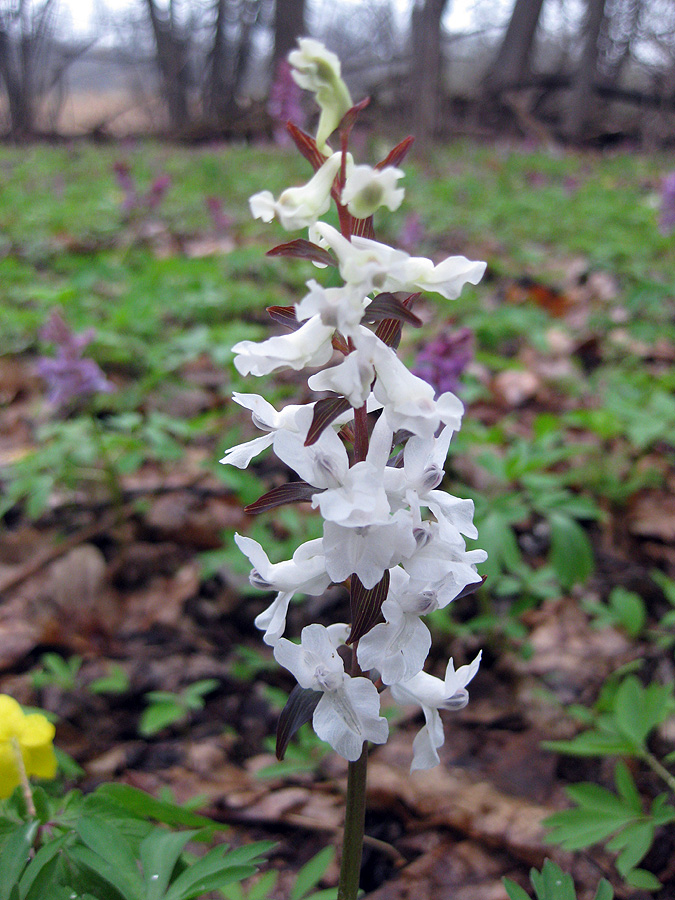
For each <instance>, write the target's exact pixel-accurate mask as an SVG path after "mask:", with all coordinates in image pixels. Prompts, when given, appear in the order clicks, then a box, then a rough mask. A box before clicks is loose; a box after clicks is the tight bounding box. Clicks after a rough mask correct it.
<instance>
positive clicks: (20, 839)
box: [0, 821, 39, 900]
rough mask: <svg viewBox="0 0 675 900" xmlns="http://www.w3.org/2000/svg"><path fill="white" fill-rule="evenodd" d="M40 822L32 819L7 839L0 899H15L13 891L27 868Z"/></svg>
mask: <svg viewBox="0 0 675 900" xmlns="http://www.w3.org/2000/svg"><path fill="white" fill-rule="evenodd" d="M38 824H39V823H38V822H37V821H32V822H25V823H23V824H21V825H19V827H18V828H17V829H16V831H14V832H13V833H12V834H11V835H10V836H9V837H8V838H7V840H6V841H5V845H4V847H3V849H2V853H0V900H13V897H12V892H13V891H14V889H15V888H16V886H17V884H18V883H19V878H20V876H21V873H22V872H23V870H24V869H25V868H26V864H27V862H28V854H29V852H30V849H31V847H32V846H33V841H34V839H35V835H36V833H37V830H38ZM17 890H18V888H17Z"/></svg>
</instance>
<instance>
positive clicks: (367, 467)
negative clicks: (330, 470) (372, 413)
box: [312, 416, 393, 528]
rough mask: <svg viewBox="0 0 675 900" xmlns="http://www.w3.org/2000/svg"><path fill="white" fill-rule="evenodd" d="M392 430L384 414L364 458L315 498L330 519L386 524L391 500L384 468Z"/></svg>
mask: <svg viewBox="0 0 675 900" xmlns="http://www.w3.org/2000/svg"><path fill="white" fill-rule="evenodd" d="M392 436H393V435H392V431H391V428H389V426H388V424H387V421H386V419H385V418H384V416H380V418H379V419H378V420H377V422H376V423H375V427H374V428H373V432H372V434H371V437H370V445H369V447H368V453H367V455H366V458H365V460H362V461H361V462H357V463H355V464H354V465H353V466H352V467H351V468H348V469H347V471H346V472H344V474H343V476H342V478H341V480H340V483H339V484H338V485H337V486H336V487H332V488H329V489H328V490H325V491H323V492H322V493H320V494H315V495H314V496H313V497H312V506H318V507H319V509H320V510H321V515H322V516H323V518H324V519H325V520H326V521H327V522H336V523H337V524H338V525H343V526H345V527H348V528H357V527H364V526H366V527H367V526H370V525H384V524H386V523H387V522H388V520H389V501H388V500H387V494H386V491H385V489H384V483H383V478H384V469H385V466H386V464H387V460H388V458H389V454H390V453H391V441H392Z"/></svg>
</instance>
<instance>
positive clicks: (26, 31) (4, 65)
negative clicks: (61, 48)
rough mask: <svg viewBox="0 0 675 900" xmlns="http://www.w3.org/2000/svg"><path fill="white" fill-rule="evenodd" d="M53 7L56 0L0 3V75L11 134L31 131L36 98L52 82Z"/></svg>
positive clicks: (24, 0)
mask: <svg viewBox="0 0 675 900" xmlns="http://www.w3.org/2000/svg"><path fill="white" fill-rule="evenodd" d="M55 10H56V3H55V0H45V2H44V3H43V4H42V5H41V6H39V5H36V4H33V5H31V4H29V3H28V2H27V0H20V2H19V3H18V4H16V5H14V6H11V5H9V4H5V5H4V7H3V6H2V5H0V79H1V80H2V82H3V84H4V89H5V93H6V95H7V106H8V108H9V116H10V133H11V135H12V137H14V138H19V139H21V138H25V137H30V136H31V135H32V134H33V133H34V131H35V116H36V113H37V102H38V99H39V97H40V96H41V95H42V94H43V93H44V92H45V91H46V90H48V88H49V87H50V86H52V85H53V84H54V77H53V72H51V70H52V69H53V66H52V56H53V42H54V14H55Z"/></svg>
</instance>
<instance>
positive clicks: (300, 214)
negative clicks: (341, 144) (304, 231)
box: [248, 153, 342, 231]
mask: <svg viewBox="0 0 675 900" xmlns="http://www.w3.org/2000/svg"><path fill="white" fill-rule="evenodd" d="M341 160H342V154H341V153H333V154H332V156H329V157H328V159H327V160H326V162H325V163H324V164H323V165H322V166H321V168H320V169H318V170H317V171H316V172H315V173H314V175H313V177H312V178H310V180H309V181H308V182H307V184H305V185H303V186H302V187H292V188H287V189H286V190H285V191H284V192H283V193H282V194H280V196H279V199H278V200H275V199H274V196H273V195H272V193H271V192H270V191H261V192H260V193H258V194H254V195H253V196H252V197H250V198H249V201H248V203H249V206H250V208H251V214H252V215H253V218H254V219H262V220H263V222H271V221H272V219H273V218H274V217H275V216H276V218H277V219H278V220H279V222H280V223H281V226H282V228H285V229H286V231H294V230H296V229H298V228H307V227H308V226H309V225H312V224H313V223H314V222H316V220H317V219H318V218H319V216H321V215H323V214H324V213H325V212H327V211H328V209H329V208H330V192H331V188H332V187H333V181H334V179H335V176H336V175H337V173H338V171H339V169H340V163H341Z"/></svg>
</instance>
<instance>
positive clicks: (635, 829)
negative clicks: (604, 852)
mask: <svg viewBox="0 0 675 900" xmlns="http://www.w3.org/2000/svg"><path fill="white" fill-rule="evenodd" d="M617 837H619V838H621V842H622V844H623V846H624V847H625V849H624V850H623V851H622V852H621V853H620V854H619V856H618V857H617V859H616V863H615V865H616V869H617V872H619V874H620V875H621V876H622V877H624V878H625V877H626V875H627V873H628V872H629V871H630V870H631V869H633V868H634V867H635V866H636V865H637V864H638V863H639V862H640V860H641V859H642V858H643V857H644V856H646V854H647V853H648V852H649V848H650V847H651V845H652V843H653V842H654V823H653V822H635V823H633V824H632V825H629V826H628V827H627V828H624V830H623V831H622V832H621V834H620V835H618V836H617ZM607 846H608V849H609V850H612V851H616V850H617V849H618V848H617V847H616V846H613V847H610V846H609V845H607Z"/></svg>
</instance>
